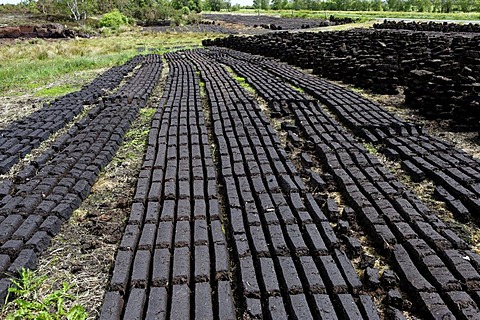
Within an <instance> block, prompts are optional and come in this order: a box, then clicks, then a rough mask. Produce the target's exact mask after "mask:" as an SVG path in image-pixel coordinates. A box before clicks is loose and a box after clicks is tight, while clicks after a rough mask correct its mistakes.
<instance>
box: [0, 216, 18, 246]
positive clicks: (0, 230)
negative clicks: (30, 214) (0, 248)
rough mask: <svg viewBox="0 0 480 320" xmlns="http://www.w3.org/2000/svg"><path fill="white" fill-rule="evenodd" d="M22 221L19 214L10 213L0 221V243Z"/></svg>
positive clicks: (3, 241) (9, 235) (8, 236)
mask: <svg viewBox="0 0 480 320" xmlns="http://www.w3.org/2000/svg"><path fill="white" fill-rule="evenodd" d="M23 222H24V220H23V218H22V216H21V215H18V214H10V215H8V216H7V217H6V218H5V219H4V220H3V221H2V222H1V223H0V244H1V243H5V242H6V241H7V240H9V239H10V237H11V236H12V235H13V233H14V232H15V231H16V230H17V229H18V227H20V226H21V225H22V223H23Z"/></svg>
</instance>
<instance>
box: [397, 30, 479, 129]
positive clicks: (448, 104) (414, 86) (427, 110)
mask: <svg viewBox="0 0 480 320" xmlns="http://www.w3.org/2000/svg"><path fill="white" fill-rule="evenodd" d="M479 40H480V37H476V38H473V39H468V38H454V39H452V42H451V45H450V46H449V47H447V48H444V49H443V50H441V51H440V52H438V54H437V55H436V56H435V57H434V58H432V59H425V60H424V61H422V62H420V63H418V65H417V68H416V69H415V70H412V71H411V72H408V73H406V74H405V75H404V82H405V102H406V104H407V105H409V106H412V107H415V108H417V109H419V110H420V111H421V113H422V114H424V115H425V116H427V117H429V118H441V119H447V120H451V121H453V124H454V125H455V127H456V128H457V129H461V130H477V129H478V128H479V126H480V52H479V48H480V43H479Z"/></svg>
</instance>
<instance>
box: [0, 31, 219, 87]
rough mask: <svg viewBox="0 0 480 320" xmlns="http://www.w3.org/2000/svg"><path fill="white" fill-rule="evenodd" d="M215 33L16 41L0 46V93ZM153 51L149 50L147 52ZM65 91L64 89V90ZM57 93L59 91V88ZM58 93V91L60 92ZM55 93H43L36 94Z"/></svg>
mask: <svg viewBox="0 0 480 320" xmlns="http://www.w3.org/2000/svg"><path fill="white" fill-rule="evenodd" d="M218 36H221V35H219V34H215V33H193V32H184V33H176V32H163V33H158V32H143V31H141V29H139V28H132V29H131V30H129V31H126V32H122V33H119V34H114V35H110V36H102V37H97V38H91V39H69V40H48V41H45V40H40V39H32V40H16V41H13V42H9V43H4V44H2V45H1V46H0V92H1V93H2V95H4V96H5V95H18V94H21V93H29V92H32V91H34V90H35V89H38V88H42V87H45V86H48V85H49V84H51V83H52V82H54V81H55V80H58V79H59V78H60V77H62V76H65V75H73V74H75V73H76V72H80V71H88V70H97V69H102V68H109V67H112V66H115V65H120V64H123V63H125V62H126V61H127V60H128V59H130V58H132V57H133V56H135V55H137V54H139V50H137V49H138V48H145V50H140V51H141V52H140V53H149V52H153V51H155V52H157V53H165V52H168V51H174V50H177V49H180V48H193V47H198V46H200V45H201V42H202V40H203V39H206V38H215V37H218ZM151 49H153V50H151ZM64 89H66V88H64ZM59 90H60V89H59ZM60 91H61V90H60ZM50 93H52V94H53V95H55V94H57V93H58V92H55V91H53V92H50V91H48V90H47V91H43V92H40V95H42V96H44V95H49V94H50Z"/></svg>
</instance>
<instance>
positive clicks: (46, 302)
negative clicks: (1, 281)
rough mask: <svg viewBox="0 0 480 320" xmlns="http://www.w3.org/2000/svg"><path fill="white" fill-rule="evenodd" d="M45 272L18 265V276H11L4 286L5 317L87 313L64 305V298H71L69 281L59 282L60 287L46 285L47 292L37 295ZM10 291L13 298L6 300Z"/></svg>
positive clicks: (72, 319) (52, 318) (74, 318)
mask: <svg viewBox="0 0 480 320" xmlns="http://www.w3.org/2000/svg"><path fill="white" fill-rule="evenodd" d="M45 280H47V277H46V276H38V275H36V274H35V273H34V272H33V271H31V270H28V269H22V270H21V271H20V277H19V278H18V279H11V281H12V283H13V286H12V287H10V288H9V289H8V295H7V299H6V300H7V301H6V304H5V306H4V309H3V310H2V311H3V312H4V311H5V310H8V311H9V312H8V314H7V315H6V318H5V319H6V320H24V319H41V320H60V319H68V320H85V319H87V316H88V315H87V313H86V311H85V309H84V308H83V307H82V306H80V305H74V306H72V307H71V308H68V307H67V306H66V302H67V301H74V300H75V297H74V296H73V295H72V294H71V293H70V291H71V289H72V288H73V284H69V283H67V282H63V283H62V287H61V288H57V289H55V288H53V287H50V288H49V289H48V292H49V293H48V294H46V295H44V296H43V298H39V296H40V294H39V291H40V290H42V287H44V284H45ZM10 295H13V296H14V297H15V298H14V300H13V301H11V302H9V301H8V300H9V297H10ZM3 312H2V313H3Z"/></svg>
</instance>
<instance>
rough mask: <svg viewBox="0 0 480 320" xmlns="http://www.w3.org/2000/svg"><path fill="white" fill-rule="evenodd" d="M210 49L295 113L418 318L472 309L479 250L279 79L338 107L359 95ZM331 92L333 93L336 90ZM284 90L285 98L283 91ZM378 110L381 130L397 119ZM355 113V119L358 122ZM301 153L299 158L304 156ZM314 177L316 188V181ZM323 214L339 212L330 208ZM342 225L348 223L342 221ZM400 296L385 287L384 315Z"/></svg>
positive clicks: (274, 108) (470, 313)
mask: <svg viewBox="0 0 480 320" xmlns="http://www.w3.org/2000/svg"><path fill="white" fill-rule="evenodd" d="M210 55H211V56H212V57H214V58H215V59H216V60H218V61H221V62H223V63H225V64H227V65H229V66H231V67H232V68H233V70H234V71H235V72H236V73H237V74H239V75H240V76H242V77H245V79H246V81H247V83H249V84H250V85H252V86H253V87H254V88H255V90H256V91H257V93H259V95H260V96H262V97H263V98H264V99H266V100H267V102H268V105H269V107H270V108H271V112H272V115H275V116H280V117H283V116H287V117H290V118H293V119H294V120H295V122H296V124H297V126H298V129H296V130H298V132H299V133H300V134H301V135H303V136H304V138H305V139H307V140H308V143H306V144H304V146H303V148H304V149H305V150H309V151H307V152H312V153H313V154H315V155H316V156H317V157H319V158H320V159H321V163H322V164H323V166H324V168H325V170H326V171H327V172H328V173H329V174H331V175H332V176H333V177H334V179H335V183H336V184H337V185H338V186H339V190H340V192H341V193H342V196H343V197H344V200H345V202H346V203H348V204H349V205H350V206H351V215H350V214H346V215H345V216H344V217H342V219H347V220H348V221H349V222H350V223H354V221H356V223H358V224H359V225H360V226H361V227H362V229H364V230H366V233H367V235H368V237H369V238H370V239H371V240H372V242H373V243H374V244H375V246H376V248H377V249H378V250H379V252H381V253H382V254H383V255H384V259H386V260H387V261H389V262H390V263H391V266H392V267H393V269H394V270H395V272H396V273H397V274H398V276H399V277H400V280H401V288H402V289H403V290H404V292H408V294H409V296H410V297H411V298H413V299H414V300H412V302H413V304H414V307H415V309H414V310H415V311H416V312H417V313H418V314H420V315H421V316H422V317H424V318H443V319H445V318H452V319H453V318H455V317H458V318H468V319H470V318H475V317H476V316H478V313H479V309H478V305H479V304H480V296H479V294H478V289H479V288H480V287H479V286H480V275H479V271H480V269H479V268H480V264H479V262H480V260H479V259H480V256H478V254H476V253H474V252H472V251H471V250H469V249H468V245H467V244H466V243H465V242H464V241H463V240H461V239H460V238H459V237H458V236H457V235H456V234H455V233H454V232H452V230H450V229H449V228H448V227H447V226H446V225H445V224H444V223H443V222H442V221H441V220H440V219H439V218H438V217H437V214H438V213H436V212H435V211H433V210H431V209H430V208H428V207H427V206H426V205H425V204H424V203H423V202H422V201H421V200H420V199H418V198H417V196H415V195H414V194H413V193H411V192H409V191H408V190H407V188H406V186H404V185H403V184H402V183H400V182H399V181H398V180H397V179H396V177H394V176H393V175H392V174H391V173H390V172H389V171H388V170H386V169H385V168H384V167H383V166H382V165H380V163H379V162H378V160H377V159H376V158H375V157H373V156H372V155H370V154H369V152H368V151H367V150H366V149H365V148H364V147H363V146H362V145H361V144H359V143H358V142H356V141H355V140H356V139H355V138H354V136H352V135H351V134H350V133H348V132H347V131H345V130H344V129H343V128H342V126H341V125H340V124H339V123H338V122H336V121H335V120H334V119H332V118H331V116H330V115H329V114H327V113H325V112H324V111H323V110H322V109H323V108H322V107H321V106H320V105H319V104H318V103H317V102H316V101H309V98H308V97H307V96H304V95H303V94H302V93H300V92H298V91H296V92H295V91H293V90H292V88H291V87H290V86H289V85H288V84H287V83H286V81H288V82H290V83H292V84H294V85H295V86H296V87H299V88H302V89H304V90H306V91H308V92H309V93H315V92H317V95H316V97H318V98H322V95H324V96H323V98H322V99H324V100H326V99H328V100H330V101H329V102H328V105H329V107H332V105H333V103H334V99H335V100H336V102H337V103H338V105H339V106H342V105H344V106H348V105H350V106H355V100H350V99H352V98H358V99H361V98H360V97H355V94H354V93H352V95H351V96H349V95H348V94H347V90H345V89H343V88H339V87H335V86H331V87H329V88H325V84H324V83H321V82H315V81H316V79H315V77H311V76H309V75H306V74H303V75H302V73H301V72H299V71H298V70H296V69H294V68H291V67H289V66H286V65H282V64H278V63H275V62H273V61H269V60H266V59H261V58H258V57H252V56H250V55H246V54H241V53H238V52H234V51H225V50H223V51H220V50H213V51H212V52H211V53H210ZM282 79H283V81H282ZM313 88H315V89H313ZM327 89H328V90H327ZM334 91H337V92H336V94H339V95H338V96H336V97H335V96H334V94H335V92H334ZM326 92H329V93H328V94H327V93H326ZM285 94H286V95H287V96H288V99H285V98H282V97H284V96H285ZM275 97H279V98H280V100H278V99H277V100H276V99H275ZM341 99H343V100H341ZM365 103H368V101H366V100H364V101H360V104H365ZM338 108H340V107H338ZM337 110H338V109H337ZM332 111H335V109H333V108H332ZM377 111H381V110H377ZM363 113H368V110H367V111H366V112H365V110H364V112H363ZM353 116H354V117H355V116H358V115H355V113H354V115H353ZM381 116H383V118H382V121H383V122H384V123H385V124H386V128H385V130H387V131H388V130H391V129H393V127H398V126H399V125H400V123H399V120H398V119H395V118H394V117H392V116H389V115H388V113H386V112H385V113H384V114H383V115H381ZM358 120H359V122H357V123H360V121H362V120H361V119H358ZM373 120H375V119H373ZM392 124H393V126H392V127H390V126H389V125H392ZM289 128H291V126H290V127H289ZM364 128H368V127H367V126H365V127H364ZM407 128H408V130H410V131H411V132H410V133H404V134H406V135H409V134H412V133H416V134H418V132H415V127H414V126H404V128H403V129H404V130H405V131H407ZM353 129H355V128H353ZM357 129H358V128H357ZM290 130H295V128H291V129H290ZM357 132H358V131H357ZM392 135H394V132H392ZM294 136H295V134H294V133H293V132H289V134H288V137H290V138H289V139H290V141H291V142H292V143H295V144H297V145H300V146H301V145H302V143H301V141H298V138H297V139H295V138H292V137H294ZM392 138H393V137H392ZM399 138H401V136H400V137H399ZM434 143H437V142H434ZM413 147H414V148H415V142H414V141H413ZM304 159H306V158H305V157H303V158H302V163H306V162H305V160H304ZM473 162H474V161H472V165H473ZM476 168H478V165H477V166H476ZM308 175H310V177H311V180H314V181H321V179H319V178H318V177H316V178H315V175H312V174H311V173H310V174H308ZM320 178H322V177H320ZM323 179H325V177H323ZM316 184H317V187H321V185H323V183H322V184H318V183H316ZM349 217H350V218H349ZM328 218H329V219H330V220H333V219H338V217H333V216H331V215H329V216H328ZM343 225H344V226H345V225H348V223H345V222H343ZM350 246H351V245H350ZM399 297H400V296H399V295H396V294H395V293H394V291H391V290H390V291H389V292H388V294H387V302H386V303H387V305H389V309H388V312H390V311H392V313H390V316H392V317H393V318H395V319H399V318H401V317H402V316H401V314H399V313H398V312H395V308H397V307H398V308H402V307H404V306H403V305H402V302H401V298H399Z"/></svg>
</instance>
